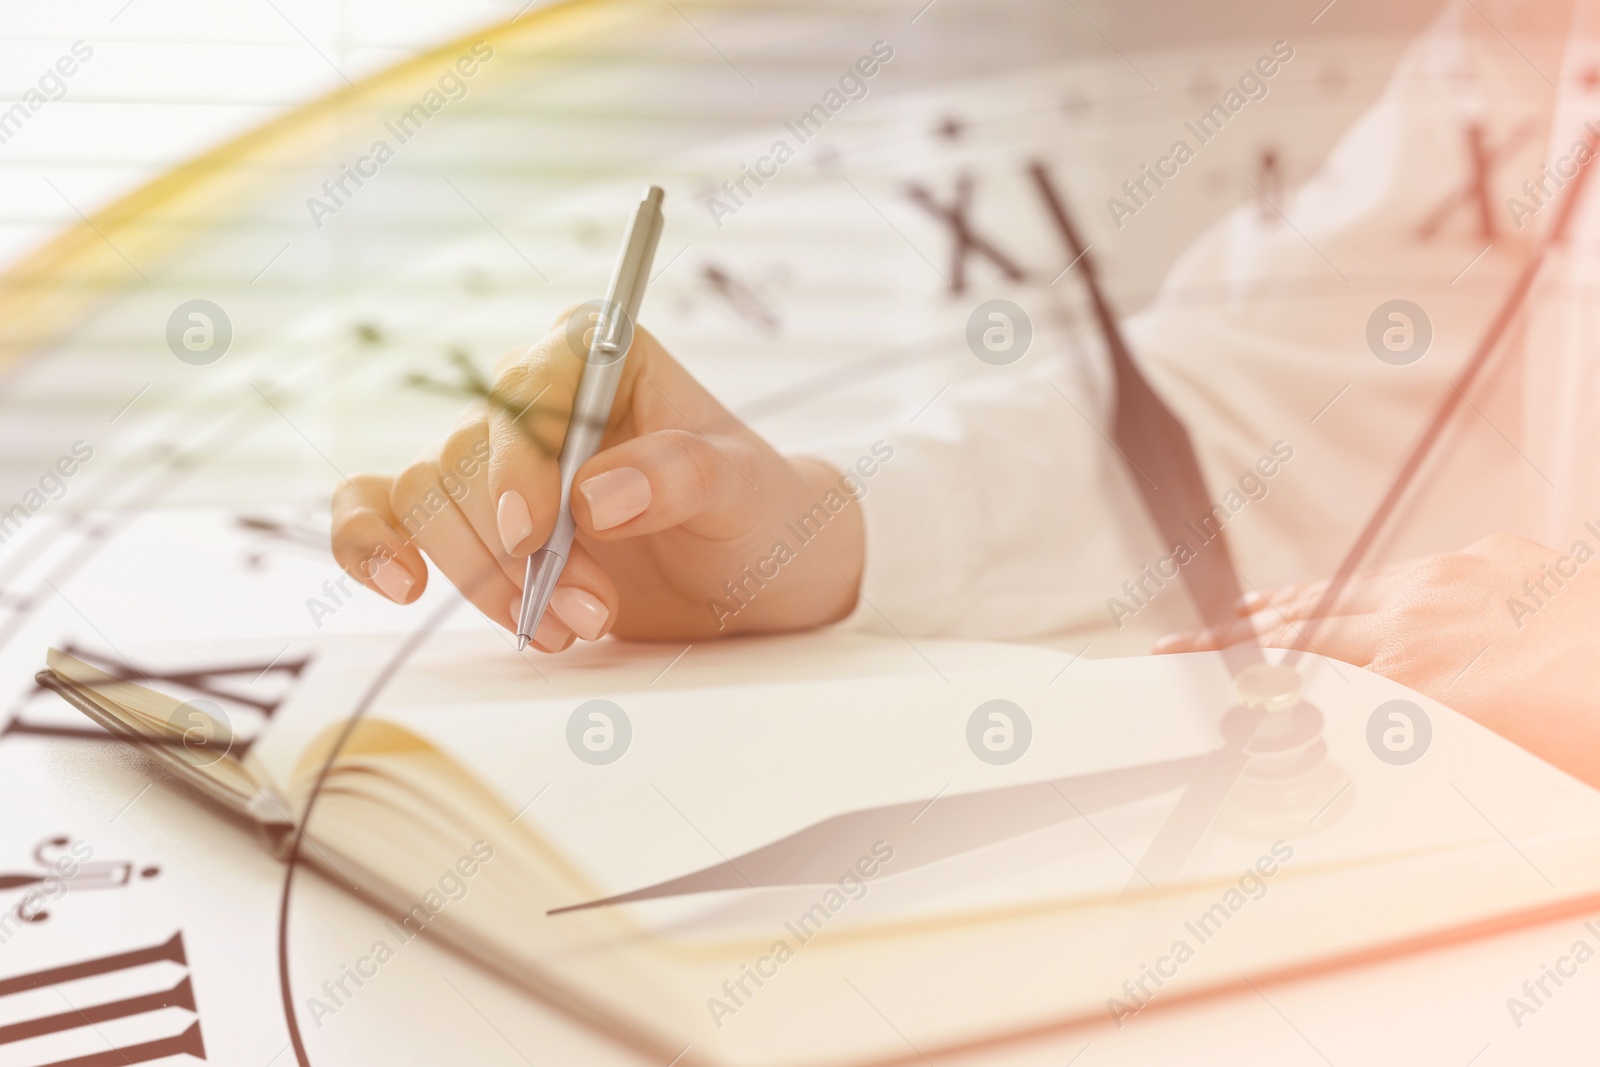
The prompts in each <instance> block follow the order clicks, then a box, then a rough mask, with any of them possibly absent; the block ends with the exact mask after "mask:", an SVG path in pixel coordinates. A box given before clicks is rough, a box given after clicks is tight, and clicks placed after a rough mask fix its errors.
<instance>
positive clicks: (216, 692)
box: [0, 645, 311, 759]
mask: <svg viewBox="0 0 1600 1067" xmlns="http://www.w3.org/2000/svg"><path fill="white" fill-rule="evenodd" d="M62 651H64V652H66V653H67V654H69V655H72V656H76V657H77V658H79V659H81V660H84V661H85V662H87V663H90V664H93V665H94V666H96V667H99V668H100V669H101V670H103V671H105V672H106V673H107V674H113V675H116V676H117V677H118V678H122V679H124V680H126V681H130V682H134V683H137V684H141V685H142V684H145V683H146V682H147V681H148V683H149V684H150V685H151V686H153V687H154V688H156V689H160V690H162V691H163V692H167V693H168V694H169V695H172V696H175V697H178V698H179V699H188V700H192V699H195V698H196V697H205V698H207V699H210V700H215V701H216V702H217V703H218V704H220V705H222V707H223V708H224V709H225V710H226V711H227V712H228V714H229V717H230V718H234V713H235V712H238V718H246V717H250V718H260V719H270V718H272V715H273V713H274V712H276V711H277V710H278V708H279V707H280V706H281V705H282V704H283V701H284V700H285V699H286V698H287V696H288V692H289V691H290V690H292V688H293V686H292V684H291V685H289V686H287V687H285V688H284V689H282V690H280V691H279V693H278V695H276V696H259V695H257V694H256V693H255V692H253V691H250V690H247V689H235V688H229V687H225V686H224V685H222V684H219V683H220V682H222V681H223V680H226V679H230V678H242V679H244V681H245V682H246V684H247V685H248V684H249V683H251V682H253V681H255V680H256V679H258V678H260V677H261V676H262V675H264V674H268V673H269V672H270V673H271V674H272V675H273V676H274V677H275V678H278V679H280V680H281V679H288V680H290V681H291V683H292V682H294V681H298V680H299V678H300V675H301V674H302V673H303V672H304V671H305V669H306V667H307V666H308V665H309V664H310V663H311V654H310V653H301V654H300V655H299V656H298V657H296V656H281V655H280V657H279V658H277V659H275V660H249V661H245V662H240V663H224V664H219V665H217V666H214V667H196V668H193V669H188V670H176V669H175V670H165V671H163V670H155V669H143V668H141V669H140V670H133V669H132V668H131V667H130V665H129V664H126V663H124V662H122V661H121V660H118V659H115V658H111V657H107V656H105V655H102V654H101V653H98V652H93V651H91V650H89V649H84V648H78V647H75V646H72V645H68V646H67V647H65V648H64V649H63V650H62ZM162 683H167V684H166V685H163V684H162ZM41 696H43V697H45V698H46V699H47V701H48V705H49V710H50V711H51V712H52V713H53V714H54V718H53V719H50V718H34V717H31V716H30V715H29V712H30V711H32V710H34V708H35V707H36V704H35V702H36V701H38V699H39V698H40V697H41ZM239 725H240V724H239V723H238V722H237V721H235V722H234V727H235V729H234V743H233V748H232V754H233V755H235V756H237V757H239V758H241V759H242V758H243V757H244V755H245V753H247V752H249V751H250V746H251V744H253V743H254V740H255V737H254V734H253V733H250V734H247V735H246V734H245V731H243V730H241V729H239V728H238V727H239ZM241 735H243V736H241ZM23 736H32V737H58V738H66V739H69V740H75V741H114V740H116V739H115V738H113V737H112V736H111V735H110V734H108V733H106V732H105V731H104V730H102V729H101V728H100V727H98V726H96V725H95V724H94V723H92V722H89V721H88V720H87V719H85V718H84V717H83V716H82V715H80V714H79V713H78V712H77V711H76V710H74V709H72V708H68V707H66V706H65V705H64V704H62V703H61V701H60V699H59V698H58V697H56V695H55V694H54V693H49V692H48V691H47V690H45V689H44V688H42V687H40V686H35V687H34V689H33V690H32V692H30V693H29V694H28V695H27V696H26V697H25V698H24V699H23V704H22V706H21V707H20V708H18V709H17V710H16V711H15V712H14V713H13V714H12V716H11V717H10V719H9V720H8V721H7V722H6V724H5V727H4V728H3V729H0V743H3V742H4V741H5V740H6V739H7V738H9V737H23Z"/></svg>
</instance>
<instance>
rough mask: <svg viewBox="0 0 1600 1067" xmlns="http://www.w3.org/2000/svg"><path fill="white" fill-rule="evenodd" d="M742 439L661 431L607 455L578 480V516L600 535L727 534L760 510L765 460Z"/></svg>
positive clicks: (593, 462) (574, 499) (575, 508)
mask: <svg viewBox="0 0 1600 1067" xmlns="http://www.w3.org/2000/svg"><path fill="white" fill-rule="evenodd" d="M745 452H746V449H745V448H744V447H743V446H742V445H741V444H740V443H739V441H738V440H737V439H733V438H721V439H718V440H713V439H712V438H710V437H707V436H705V435H704V434H700V433H694V432H691V431H688V430H676V429H674V430H658V431H656V432H654V433H648V434H644V435H642V436H640V437H635V438H632V439H630V440H628V441H624V442H623V443H622V444H619V445H617V446H616V447H615V448H610V449H607V450H606V451H604V452H601V453H599V454H598V455H596V456H594V457H593V458H591V459H590V460H589V462H587V463H585V464H584V465H583V466H582V467H580V468H579V469H578V474H577V477H576V478H575V479H574V480H573V489H574V490H575V491H574V493H573V494H572V515H573V518H574V519H576V520H577V523H578V529H580V530H582V531H583V533H584V534H585V535H587V536H589V537H592V538H594V539H595V540H597V541H617V540H622V539H624V538H629V537H638V536H640V535H642V534H650V533H656V532H658V531H661V530H667V529H671V528H673V527H675V526H688V527H689V528H690V532H692V533H696V534H701V535H705V536H716V537H721V536H727V535H728V534H730V533H736V532H738V531H739V530H740V529H741V528H742V527H743V526H744V525H746V524H747V523H746V522H744V521H742V520H744V519H746V517H747V516H749V515H753V514H754V512H755V510H756V501H755V493H756V491H757V486H756V484H755V482H754V481H753V479H752V475H753V474H754V473H755V472H756V471H757V469H758V466H757V463H756V462H755V459H754V457H749V456H746V455H745Z"/></svg>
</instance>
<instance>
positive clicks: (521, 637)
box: [517, 634, 528, 652]
mask: <svg viewBox="0 0 1600 1067" xmlns="http://www.w3.org/2000/svg"><path fill="white" fill-rule="evenodd" d="M527 647H528V635H527V634H518V635H517V651H518V652H521V651H522V650H523V649H525V648H527Z"/></svg>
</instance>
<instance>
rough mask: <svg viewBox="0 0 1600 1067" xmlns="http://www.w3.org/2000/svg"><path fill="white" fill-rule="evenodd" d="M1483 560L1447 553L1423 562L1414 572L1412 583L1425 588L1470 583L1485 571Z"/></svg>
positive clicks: (1468, 554) (1470, 555) (1463, 553)
mask: <svg viewBox="0 0 1600 1067" xmlns="http://www.w3.org/2000/svg"><path fill="white" fill-rule="evenodd" d="M1483 565H1484V564H1483V560H1482V559H1481V558H1480V557H1478V556H1475V555H1472V554H1470V553H1467V552H1446V553H1444V554H1443V555H1438V556H1433V557H1431V558H1429V559H1426V560H1423V561H1422V562H1421V563H1420V564H1418V565H1417V569H1416V570H1414V571H1413V572H1412V575H1411V576H1412V583H1413V584H1420V585H1422V586H1423V587H1425V588H1428V587H1439V586H1450V585H1457V584H1459V583H1462V582H1466V581H1470V580H1471V579H1472V578H1474V577H1475V576H1477V575H1478V574H1479V573H1480V572H1481V571H1482V569H1483Z"/></svg>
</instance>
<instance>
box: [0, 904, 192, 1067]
mask: <svg viewBox="0 0 1600 1067" xmlns="http://www.w3.org/2000/svg"><path fill="white" fill-rule="evenodd" d="M160 962H171V963H176V964H178V965H179V966H181V967H184V968H185V969H187V967H188V965H189V961H188V957H187V956H186V955H185V953H184V948H183V931H181V930H180V931H178V932H177V933H175V934H173V935H172V936H171V937H170V938H168V939H167V940H166V941H165V942H163V943H161V944H159V945H152V946H150V947H149V948H142V949H134V950H133V951H131V952H120V953H116V954H114V955H110V956H101V957H99V958H97V959H91V960H84V961H82V962H81V963H71V964H67V965H65V966H60V967H51V968H49V969H47V970H42V971H34V972H33V973H31V974H24V975H18V976H17V977H14V978H0V997H7V996H14V995H16V994H18V993H24V992H27V991H28V990H32V989H41V988H43V987H45V986H50V987H52V988H54V987H56V986H58V985H59V984H61V983H63V982H72V981H76V980H77V979H80V978H93V977H96V976H98V975H103V974H113V973H115V972H118V971H131V970H133V969H134V968H136V967H143V966H145V965H146V964H150V963H160ZM58 992H59V990H58ZM166 1008H181V1009H183V1010H184V1011H188V1012H190V1013H192V1014H198V1013H199V1009H198V1008H197V1007H196V1006H195V999H194V986H193V985H192V984H191V982H190V978H189V976H188V975H187V974H185V975H184V976H183V978H182V979H181V980H180V981H179V982H178V984H177V985H175V986H173V987H172V988H170V989H164V990H158V991H155V992H150V993H144V994H140V995H136V996H131V997H125V998H124V999H122V1000H114V1001H108V1002H107V1003H104V1004H95V1005H91V1006H88V1007H81V1008H79V1007H74V1008H72V1009H70V1010H68V1011H63V1012H60V1013H57V1014H54V1015H46V1016H41V1017H40V1018H37V1019H30V1020H28V1021H26V1022H20V1023H12V1024H10V1025H8V1026H0V1045H4V1044H10V1043H12V1042H15V1041H24V1040H27V1039H28V1038H31V1037H41V1036H43V1035H45V1034H56V1033H62V1032H64V1031H68V1030H76V1029H78V1028H80V1027H94V1026H98V1025H99V1024H100V1023H104V1022H110V1021H112V1020H115V1019H126V1018H129V1017H131V1016H135V1015H145V1014H148V1013H150V1012H155V1011H161V1010H163V1009H166ZM181 1055H188V1056H192V1057H194V1058H195V1059H198V1060H203V1059H205V1058H206V1048H205V1042H204V1041H203V1040H202V1038H201V1035H200V1020H199V1019H196V1020H195V1021H194V1022H192V1023H190V1024H189V1027H188V1028H187V1029H186V1030H184V1031H183V1032H182V1033H180V1034H176V1035H174V1036H172V1037H165V1038H161V1039H158V1040H155V1041H146V1042H142V1043H140V1044H136V1045H125V1046H123V1047H122V1048H114V1049H106V1050H104V1051H101V1052H94V1053H89V1054H87V1055H83V1056H77V1057H74V1058H72V1059H66V1060H55V1061H52V1062H51V1063H48V1064H41V1065H40V1067H120V1065H123V1064H128V1065H131V1064H137V1063H149V1062H150V1061H152V1060H159V1059H165V1058H168V1057H171V1056H181Z"/></svg>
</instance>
